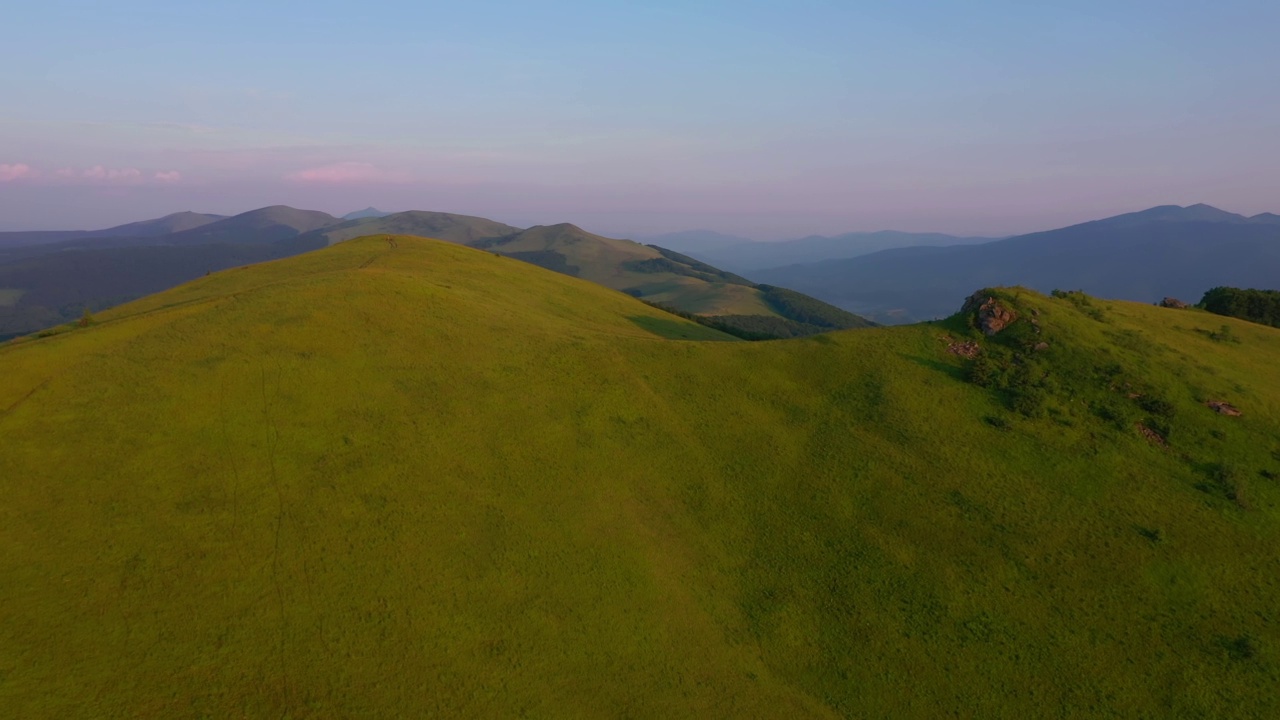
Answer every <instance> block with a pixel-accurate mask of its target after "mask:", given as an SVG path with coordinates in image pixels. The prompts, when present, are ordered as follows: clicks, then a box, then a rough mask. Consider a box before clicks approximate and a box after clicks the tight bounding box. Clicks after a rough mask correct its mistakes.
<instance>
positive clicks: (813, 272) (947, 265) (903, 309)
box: [751, 205, 1280, 322]
mask: <svg viewBox="0 0 1280 720" xmlns="http://www.w3.org/2000/svg"><path fill="white" fill-rule="evenodd" d="M1274 217H1275V216H1267V215H1259V216H1255V217H1253V218H1246V217H1244V216H1241V215H1236V214H1233V213H1227V212H1224V211H1222V210H1218V209H1217V208H1212V207H1209V206H1207V205H1194V206H1191V207H1187V208H1180V207H1177V206H1162V207H1158V208H1152V209H1150V210H1146V211H1143V212H1140V213H1130V214H1127V215H1120V216H1117V217H1114V218H1108V219H1105V220H1098V221H1094V222H1089V223H1083V224H1080V225H1074V226H1071V227H1067V228H1062V229H1059V230H1051V231H1047V232H1041V233H1033V234H1030V235H1022V236H1018V237H1014V238H1009V239H1006V240H999V241H995V242H990V243H985V244H981V245H971V246H955V247H916V248H903V249H898V250H886V251H883V252H879V253H875V254H872V255H866V256H863V257H859V258H854V259H851V260H843V261H828V262H823V263H819V264H812V265H797V266H790V267H780V268H776V269H773V270H767V271H760V272H756V273H752V274H751V277H752V278H753V279H756V280H760V281H762V282H769V283H775V284H778V285H784V286H786V287H789V288H793V289H795V290H798V291H800V292H803V293H807V294H809V295H812V296H814V297H817V298H819V299H822V300H825V301H827V302H830V303H833V304H835V305H839V306H840V307H843V308H845V309H847V310H850V311H853V312H857V313H859V314H862V315H865V316H867V317H870V318H872V319H874V320H878V321H881V322H911V321H918V320H927V319H931V318H935V317H940V316H943V315H946V314H948V313H949V312H951V310H953V309H954V303H955V298H956V297H959V296H960V295H962V294H964V293H966V292H968V291H970V290H972V289H973V288H975V287H984V286H991V285H1013V284H1022V285H1026V286H1028V287H1032V288H1035V289H1037V290H1040V291H1042V292H1049V291H1051V290H1053V289H1055V288H1062V289H1081V290H1084V291H1085V292H1087V293H1090V294H1093V295H1100V296H1103V297H1110V298H1117V299H1124V300H1135V301H1139V302H1157V301H1159V300H1160V299H1161V298H1163V297H1165V296H1175V297H1180V298H1183V299H1185V300H1189V301H1193V302H1194V301H1195V300H1196V299H1198V298H1199V297H1200V296H1201V295H1203V294H1204V292H1205V291H1206V290H1209V289H1210V288H1213V287H1216V286H1219V285H1230V286H1236V287H1259V288H1274V287H1277V285H1276V283H1277V278H1280V222H1276V221H1274V220H1271V219H1270V218H1274Z"/></svg>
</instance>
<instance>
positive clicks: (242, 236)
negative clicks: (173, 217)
mask: <svg viewBox="0 0 1280 720" xmlns="http://www.w3.org/2000/svg"><path fill="white" fill-rule="evenodd" d="M341 222H342V221H341V220H339V219H338V218H336V217H334V216H332V215H329V214H328V213H323V212H320V211H318V210H299V209H297V208H291V207H289V206H287V205H273V206H271V207H265V208H259V209H258V210H250V211H249V212H247V213H241V214H239V215H236V216H234V217H229V218H224V219H222V220H218V221H217V222H212V223H209V224H207V225H202V226H200V227H196V228H193V229H190V230H184V231H182V232H176V233H172V234H170V235H168V236H166V238H165V240H166V243H167V244H171V245H193V244H205V243H228V242H229V243H270V242H275V241H277V240H287V239H289V238H293V237H297V236H298V235H301V234H303V233H306V232H310V231H313V230H319V229H321V228H326V227H331V226H334V225H337V224H339V223H341Z"/></svg>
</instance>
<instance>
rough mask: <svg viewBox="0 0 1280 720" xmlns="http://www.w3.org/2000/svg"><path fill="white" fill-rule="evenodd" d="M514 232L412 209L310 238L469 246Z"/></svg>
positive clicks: (477, 220)
mask: <svg viewBox="0 0 1280 720" xmlns="http://www.w3.org/2000/svg"><path fill="white" fill-rule="evenodd" d="M517 232H520V228H517V227H512V226H510V225H505V224H503V223H500V222H496V221H493V220H489V219H486V218H482V217H473V216H471V215H455V214H453V213H443V212H425V211H421V210H411V211H409V212H400V213H394V214H391V215H386V216H383V217H370V218H360V219H357V220H349V221H347V222H344V223H339V224H337V225H333V226H331V227H325V228H322V229H320V230H317V231H315V232H313V233H312V236H317V237H323V238H324V240H325V244H333V243H336V242H342V241H343V240H351V239H352V238H357V237H360V236H362V235H378V234H394V235H417V236H419V237H430V238H435V239H437V240H448V241H449V242H456V243H462V244H468V243H472V242H475V241H478V240H481V239H484V238H491V237H498V236H504V235H510V234H512V233H517Z"/></svg>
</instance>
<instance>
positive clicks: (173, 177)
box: [155, 170, 182, 183]
mask: <svg viewBox="0 0 1280 720" xmlns="http://www.w3.org/2000/svg"><path fill="white" fill-rule="evenodd" d="M155 179H156V182H162V183H176V182H181V181H182V173H180V172H178V171H177V170H170V171H168V172H157V173H156V175H155Z"/></svg>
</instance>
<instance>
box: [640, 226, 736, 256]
mask: <svg viewBox="0 0 1280 720" xmlns="http://www.w3.org/2000/svg"><path fill="white" fill-rule="evenodd" d="M636 240H637V241H638V242H642V243H644V244H646V245H658V246H660V247H664V248H671V249H672V250H676V251H678V252H682V253H686V254H689V255H693V256H695V257H697V256H698V255H700V254H702V253H704V252H713V251H716V250H723V249H724V248H729V247H733V246H734V245H746V244H751V243H753V242H754V241H753V240H751V239H750V238H744V237H738V236H737V235H725V234H724V233H718V232H716V231H714V230H686V231H684V232H674V233H666V234H663V235H649V236H646V237H640V238H636Z"/></svg>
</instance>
